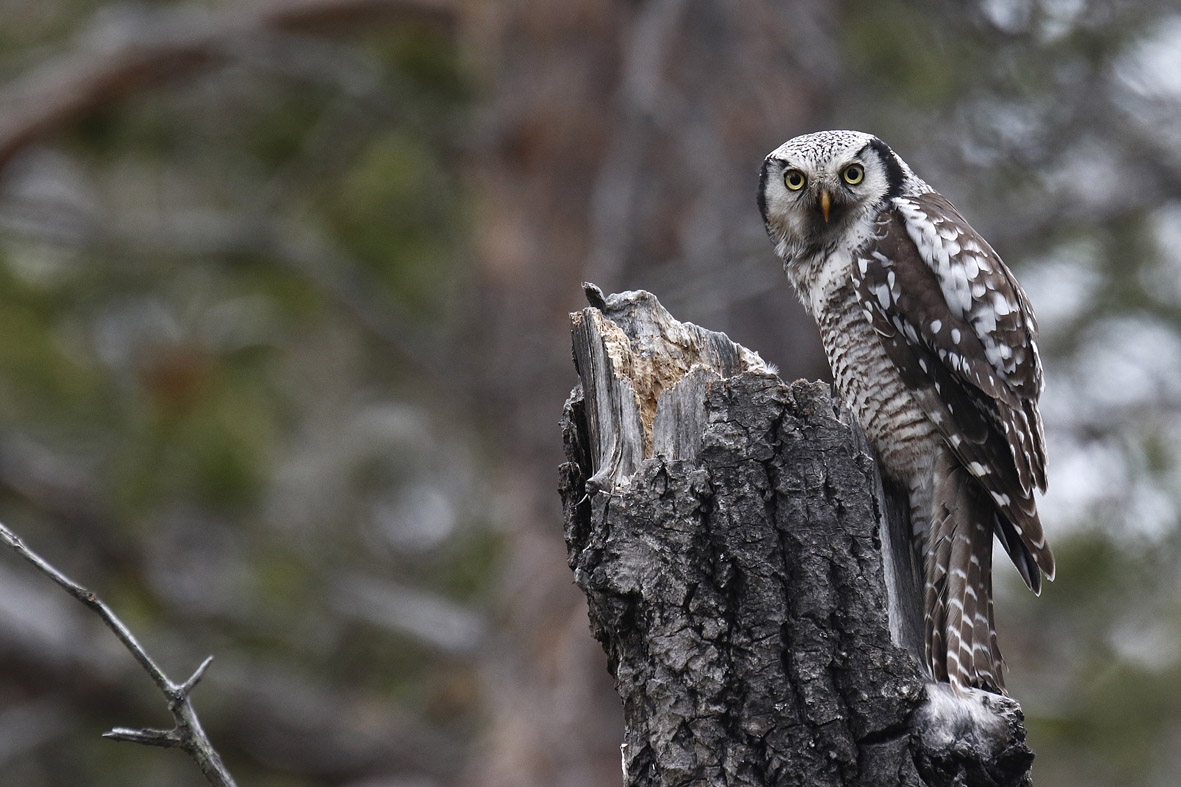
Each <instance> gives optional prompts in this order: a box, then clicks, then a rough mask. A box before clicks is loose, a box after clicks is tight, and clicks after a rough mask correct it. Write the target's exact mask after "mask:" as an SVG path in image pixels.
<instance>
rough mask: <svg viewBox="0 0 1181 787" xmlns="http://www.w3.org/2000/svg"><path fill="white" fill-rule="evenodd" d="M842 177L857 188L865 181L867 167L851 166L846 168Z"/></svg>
mask: <svg viewBox="0 0 1181 787" xmlns="http://www.w3.org/2000/svg"><path fill="white" fill-rule="evenodd" d="M841 177H842V178H844V179H845V182H846V183H848V184H849V185H850V186H856V185H857V184H858V183H860V182H861V181H863V180H865V167H863V166H861V165H860V164H850V165H849V166H847V167H845V171H844V172H842V173H841Z"/></svg>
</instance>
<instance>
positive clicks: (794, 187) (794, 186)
mask: <svg viewBox="0 0 1181 787" xmlns="http://www.w3.org/2000/svg"><path fill="white" fill-rule="evenodd" d="M807 182H808V178H807V177H805V176H804V173H803V172H800V171H799V170H798V169H789V170H788V171H787V172H784V173H783V185H785V186H787V190H788V191H799V190H800V189H802V188H803V187H804V185H805V184H806V183H807Z"/></svg>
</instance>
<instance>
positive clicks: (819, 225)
mask: <svg viewBox="0 0 1181 787" xmlns="http://www.w3.org/2000/svg"><path fill="white" fill-rule="evenodd" d="M913 180H916V179H915V177H914V174H913V173H912V172H911V171H910V168H909V167H907V166H906V164H905V162H903V161H902V159H900V158H898V156H896V155H895V154H894V151H893V150H891V149H890V147H889V146H888V145H887V144H886V143H885V142H882V141H881V140H880V139H878V138H877V137H875V136H873V135H872V134H865V133H862V132H860V131H818V132H816V133H814V134H805V135H803V136H800V137H795V138H794V139H789V140H788V141H787V142H785V143H783V144H782V145H780V146H779V147H778V148H776V149H775V150H773V151H772V152H771V154H770V155H769V156H767V158H766V160H765V161H764V162H763V171H762V174H761V175H760V178H759V208H760V209H761V210H762V212H763V221H764V222H765V223H766V225H767V233H768V234H769V235H770V236H771V240H772V241H773V242H774V243H775V245H776V251H777V252H778V253H779V256H780V257H782V258H783V259H784V261H785V262H787V261H789V260H790V259H791V258H793V257H798V256H801V255H807V256H811V255H814V254H815V253H816V252H818V251H819V250H821V249H824V248H830V249H831V248H832V247H833V246H834V245H835V244H836V243H838V242H840V241H842V240H846V239H847V235H848V233H849V232H850V231H851V230H854V229H856V227H857V226H858V225H859V224H860V225H861V226H864V227H868V224H869V222H871V221H872V220H873V217H874V216H875V215H876V214H877V212H878V211H880V210H881V209H882V207H884V205H885V203H886V200H888V199H890V198H891V197H894V196H898V195H899V194H900V193H902V190H903V188H904V187H905V186H906V185H908V181H913Z"/></svg>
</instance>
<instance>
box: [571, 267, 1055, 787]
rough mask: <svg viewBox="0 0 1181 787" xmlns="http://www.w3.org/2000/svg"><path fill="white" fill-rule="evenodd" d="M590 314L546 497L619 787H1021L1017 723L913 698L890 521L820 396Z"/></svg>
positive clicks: (754, 363) (611, 305)
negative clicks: (579, 611) (586, 620)
mask: <svg viewBox="0 0 1181 787" xmlns="http://www.w3.org/2000/svg"><path fill="white" fill-rule="evenodd" d="M587 294H588V297H589V299H590V301H591V308H587V309H583V310H582V311H581V312H579V313H577V314H574V315H573V333H574V356H575V363H576V365H577V367H578V371H579V374H580V377H581V380H582V384H581V386H580V387H579V388H577V389H575V391H574V392H573V394H572V395H571V397H570V399H569V401H568V402H567V406H566V410H565V414H564V417H563V430H564V435H565V445H566V451H567V456H568V459H569V461H568V462H567V463H566V464H565V465H563V466H562V471H561V491H562V496H563V501H564V505H565V518H566V542H567V546H568V549H569V562H570V566H571V568H572V569H573V570H574V574H575V579H576V582H577V584H578V586H579V587H580V588H582V590H583V591H584V592H585V593H586V594H587V598H588V601H589V604H590V616H591V628H592V631H593V633H594V635H595V637H596V638H597V639H598V640H599V641H600V642H601V643H602V645H603V647H604V649H605V650H606V652H607V655H608V660H609V666H610V670H611V673H612V675H613V676H614V677H615V681H616V687H617V689H618V691H619V694H620V697H621V698H622V700H623V705H624V714H625V720H626V732H625V740H624V743H623V746H622V751H623V767H624V784H625V785H685V784H708V785H796V784H798V785H805V784H806V785H809V786H810V787H824V786H825V785H877V786H882V785H924V784H925V785H953V784H962V785H1022V784H1028V783H1029V775H1028V770H1029V765H1030V763H1031V761H1032V757H1033V755H1032V753H1031V752H1030V751H1029V749H1028V748H1026V747H1025V745H1024V737H1025V733H1024V729H1023V727H1022V726H1021V714H1020V709H1019V707H1018V706H1017V705H1016V703H1015V702H1013V701H1012V700H1009V699H1007V698H1001V697H997V696H994V695H984V694H982V693H979V694H973V695H972V696H970V697H960V696H958V695H953V694H952V693H950V691H948V690H946V688H945V687H938V686H933V685H929V684H925V682H924V679H923V675H922V672H921V669H920V666H919V662H918V661H917V660H916V658H915V656H914V653H913V651H912V650H908V649H907V647H904V646H903V645H902V641H903V640H905V637H904V636H902V635H901V634H900V632H901V631H902V630H903V629H904V626H902V625H900V624H899V623H898V622H897V621H895V623H894V629H893V630H894V635H893V636H892V635H891V620H890V617H891V610H896V609H898V606H899V605H898V604H897V603H896V600H895V603H890V602H889V594H888V592H887V580H888V579H889V581H890V582H891V583H893V582H898V583H899V587H896V588H893V589H892V591H891V592H893V593H895V594H899V593H905V592H909V591H906V590H903V589H902V587H901V582H900V580H895V579H893V578H891V575H890V574H889V573H888V572H886V571H885V570H884V567H883V563H884V562H885V563H887V564H889V563H890V562H891V561H893V562H894V565H895V569H894V570H893V575H894V576H897V575H899V574H900V573H901V574H905V570H906V567H907V564H906V562H905V561H902V562H901V564H900V565H901V566H902V568H903V571H902V572H899V571H898V570H896V569H897V566H898V565H899V563H898V559H897V556H890V557H889V559H887V560H886V561H884V560H883V543H884V541H883V538H884V537H885V543H886V544H887V545H888V544H889V543H890V539H889V537H888V533H889V527H888V526H887V527H883V525H885V524H886V523H887V522H888V517H887V516H886V515H884V514H883V512H885V511H889V510H891V505H889V504H887V502H886V499H885V497H884V495H883V492H882V484H881V481H880V477H879V475H878V471H877V466H876V463H875V461H874V459H873V457H872V456H871V452H870V451H869V449H868V447H867V444H866V442H865V438H864V436H863V434H862V432H861V430H860V429H859V428H858V427H857V425H856V424H855V423H854V422H853V420H852V418H851V417H850V416H849V414H848V413H847V411H845V410H844V409H843V408H842V407H841V406H840V405H839V404H838V403H837V401H836V400H835V399H834V398H833V396H832V394H831V392H830V390H829V387H828V386H827V385H823V384H820V383H807V382H802V381H801V382H796V383H794V384H792V385H786V384H784V383H783V382H782V381H781V380H780V379H779V378H778V377H777V376H776V375H775V374H774V372H773V370H771V369H770V368H768V367H767V366H766V365H765V364H764V363H763V362H762V361H761V360H760V359H759V358H758V356H757V355H755V354H754V353H752V352H750V351H748V350H746V349H745V348H742V347H739V346H738V345H735V344H733V343H732V342H730V341H729V339H727V338H726V337H725V336H724V335H722V334H717V333H712V332H709V331H705V330H703V329H701V328H699V327H697V326H695V325H691V324H686V323H679V322H677V321H675V320H674V319H673V318H672V317H671V316H670V315H669V314H668V312H666V311H665V310H664V309H663V308H662V307H661V306H660V304H659V303H658V302H657V301H656V299H655V298H654V297H653V296H651V295H650V294H648V293H643V292H632V293H623V294H620V295H614V296H611V297H610V298H607V299H604V298H603V296H602V294H601V293H600V292H599V291H598V290H597V289H595V288H593V287H588V288H587ZM895 507H896V506H895ZM894 543H897V542H896V541H895V542H894ZM894 614H895V616H897V613H894Z"/></svg>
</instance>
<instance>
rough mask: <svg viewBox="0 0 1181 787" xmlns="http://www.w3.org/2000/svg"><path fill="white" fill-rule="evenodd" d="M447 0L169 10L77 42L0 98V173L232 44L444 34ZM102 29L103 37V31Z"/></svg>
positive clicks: (226, 56)
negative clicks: (407, 27)
mask: <svg viewBox="0 0 1181 787" xmlns="http://www.w3.org/2000/svg"><path fill="white" fill-rule="evenodd" d="M454 17H455V4H454V2H452V0H295V1H290V0H289V1H287V2H269V3H257V4H252V6H250V7H248V8H247V9H245V10H241V9H234V8H233V7H232V6H231V9H230V10H227V11H223V12H221V13H217V14H204V13H196V12H195V11H194V9H191V8H181V9H175V8H168V9H161V10H159V11H154V12H152V13H150V14H145V15H143V16H142V17H139V18H137V19H136V20H134V23H133V24H128V25H120V26H119V27H118V29H116V30H114V31H112V30H110V29H109V27H110V25H109V24H106V25H104V24H99V25H96V27H97V28H98V29H97V30H91V31H87V33H86V34H84V35H83V36H82V39H83V41H84V43H83V45H82V46H80V47H79V49H78V51H76V52H72V53H70V54H67V55H63V56H61V57H59V58H57V59H55V60H52V61H50V62H48V63H45V64H44V65H42V66H40V67H39V68H37V69H34V70H33V71H32V72H30V73H29V74H27V75H25V76H24V77H22V78H21V79H18V80H16V81H15V82H13V83H11V84H9V85H8V86H7V87H6V88H4V89H3V90H0V110H2V111H0V168H3V167H4V165H6V164H7V163H8V162H9V161H10V160H11V159H12V157H13V156H15V155H16V154H17V152H19V151H20V150H21V149H22V148H23V147H25V146H26V145H28V144H30V143H31V142H33V141H35V140H37V139H40V138H41V137H43V136H45V135H46V134H48V133H50V132H51V131H53V130H54V129H56V128H59V127H61V126H62V125H64V124H65V123H67V122H68V121H70V120H73V119H75V118H78V117H80V116H83V115H85V114H87V113H89V112H92V111H94V110H95V109H97V108H98V107H101V106H104V105H106V104H108V103H110V102H111V101H113V100H116V99H118V98H120V97H122V96H125V95H128V94H131V93H134V92H137V91H140V90H144V89H147V88H151V87H155V86H157V85H160V84H164V83H166V82H169V81H172V80H175V79H178V78H181V77H185V76H189V75H191V74H192V73H194V72H196V71H199V70H201V69H203V68H209V67H212V66H216V65H218V64H221V63H224V62H226V61H228V60H230V59H232V54H233V52H232V47H229V46H227V44H232V43H233V42H234V41H239V40H241V39H242V38H244V37H251V36H255V35H258V34H261V33H267V32H302V33H319V32H323V30H324V29H325V28H326V27H328V26H343V25H353V26H355V25H357V24H360V23H362V22H367V21H374V20H378V19H391V20H397V21H418V22H424V23H428V24H435V25H438V26H442V27H450V26H451V25H452V24H453V22H454ZM104 28H107V29H104Z"/></svg>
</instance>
